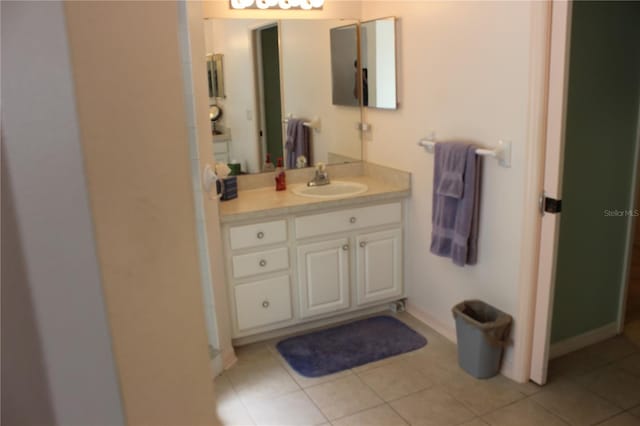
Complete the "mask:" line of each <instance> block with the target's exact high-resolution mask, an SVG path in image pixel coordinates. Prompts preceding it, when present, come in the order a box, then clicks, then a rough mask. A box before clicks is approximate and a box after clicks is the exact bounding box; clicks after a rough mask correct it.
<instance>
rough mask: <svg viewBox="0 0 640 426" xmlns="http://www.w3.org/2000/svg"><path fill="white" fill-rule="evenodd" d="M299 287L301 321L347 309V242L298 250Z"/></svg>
mask: <svg viewBox="0 0 640 426" xmlns="http://www.w3.org/2000/svg"><path fill="white" fill-rule="evenodd" d="M298 287H299V290H300V315H301V316H302V317H303V318H307V317H311V316H314V315H320V314H324V313H328V312H334V311H338V310H340V309H346V308H348V307H349V240H348V239H346V238H340V239H336V240H329V241H322V242H319V243H312V244H305V245H301V246H299V247H298Z"/></svg>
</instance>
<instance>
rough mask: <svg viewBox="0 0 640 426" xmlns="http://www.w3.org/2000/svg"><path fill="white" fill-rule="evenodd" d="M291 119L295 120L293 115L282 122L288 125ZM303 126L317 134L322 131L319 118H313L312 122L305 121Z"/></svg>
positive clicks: (289, 115)
mask: <svg viewBox="0 0 640 426" xmlns="http://www.w3.org/2000/svg"><path fill="white" fill-rule="evenodd" d="M290 118H293V114H287V118H285V119H284V120H282V122H283V123H284V124H287V123H288V122H289V119H290ZM302 125H303V126H305V127H308V128H310V129H313V130H315V131H316V132H319V131H320V119H319V118H318V117H313V119H312V120H311V121H305V122H304V123H302Z"/></svg>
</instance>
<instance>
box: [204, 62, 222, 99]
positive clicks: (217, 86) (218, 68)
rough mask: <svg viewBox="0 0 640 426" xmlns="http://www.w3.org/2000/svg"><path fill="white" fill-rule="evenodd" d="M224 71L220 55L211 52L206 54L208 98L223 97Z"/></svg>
mask: <svg viewBox="0 0 640 426" xmlns="http://www.w3.org/2000/svg"><path fill="white" fill-rule="evenodd" d="M223 75H224V72H223V71H222V55H221V54H219V53H211V54H209V55H207V83H208V86H209V98H224V80H223Z"/></svg>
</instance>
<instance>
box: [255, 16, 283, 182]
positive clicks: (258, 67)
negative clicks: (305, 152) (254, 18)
mask: <svg viewBox="0 0 640 426" xmlns="http://www.w3.org/2000/svg"><path fill="white" fill-rule="evenodd" d="M273 27H276V28H277V30H278V68H279V70H278V71H279V73H280V81H279V85H280V119H281V121H282V119H284V94H283V89H284V87H283V84H282V81H283V77H282V68H283V67H282V25H281V21H280V20H279V19H276V20H273V21H265V22H261V23H259V24H258V25H255V26H252V27H250V28H249V31H250V32H251V36H250V39H251V44H252V52H253V74H254V85H255V106H256V114H255V115H256V120H255V127H256V135H257V137H258V141H257V142H258V156H259V161H258V167H259V170H260V171H263V170H262V166H263V164H264V160H265V158H266V153H267V152H268V146H267V130H266V122H267V116H266V111H265V106H264V103H265V102H264V76H263V68H262V44H261V39H262V31H263V30H266V29H268V28H273ZM282 126H283V123H281V128H282ZM261 132H262V134H261ZM284 138H285V135H284V133H283V134H282V141H281V144H282V147H283V149H284ZM283 155H284V152H283ZM276 160H277V158H272V159H271V161H273V162H274V163H275V161H276Z"/></svg>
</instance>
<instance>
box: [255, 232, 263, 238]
mask: <svg viewBox="0 0 640 426" xmlns="http://www.w3.org/2000/svg"><path fill="white" fill-rule="evenodd" d="M256 237H258V239H259V240H261V239H263V238H264V232H262V231H260V232H258V234H257V235H256Z"/></svg>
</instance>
